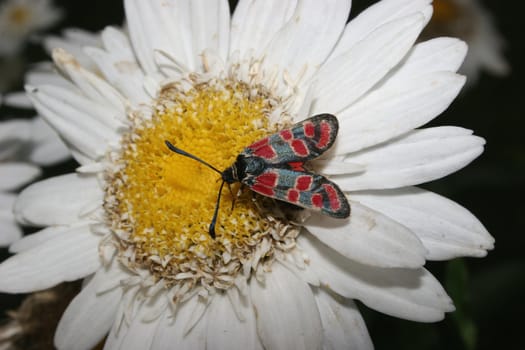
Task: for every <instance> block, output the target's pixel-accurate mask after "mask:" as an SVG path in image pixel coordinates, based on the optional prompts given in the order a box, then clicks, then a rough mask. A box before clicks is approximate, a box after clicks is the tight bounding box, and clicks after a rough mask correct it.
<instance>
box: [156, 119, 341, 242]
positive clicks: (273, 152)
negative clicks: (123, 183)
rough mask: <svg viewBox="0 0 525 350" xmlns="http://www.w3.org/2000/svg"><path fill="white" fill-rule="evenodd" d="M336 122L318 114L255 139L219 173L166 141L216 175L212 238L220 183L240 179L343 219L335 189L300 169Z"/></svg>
mask: <svg viewBox="0 0 525 350" xmlns="http://www.w3.org/2000/svg"><path fill="white" fill-rule="evenodd" d="M338 129H339V123H338V121H337V118H336V117H335V116H333V115H331V114H319V115H316V116H313V117H311V118H308V119H305V120H303V121H301V122H299V123H297V124H295V125H293V126H291V127H289V128H286V129H283V130H281V131H278V132H276V133H274V134H272V135H270V136H267V137H265V138H263V139H261V140H259V141H256V142H254V143H253V144H251V145H249V146H248V147H246V148H244V150H243V151H242V152H241V153H239V155H238V156H237V159H236V160H235V162H234V163H233V164H232V165H231V166H230V167H228V168H226V169H225V170H224V171H220V170H219V169H217V168H215V167H214V166H212V165H210V164H209V163H207V162H205V161H204V160H202V159H200V158H198V157H196V156H194V155H192V154H190V153H188V152H185V151H183V150H181V149H179V148H177V147H175V146H174V145H173V144H172V143H170V142H169V141H165V143H166V145H167V146H168V148H169V149H170V150H171V151H173V152H175V153H177V154H180V155H183V156H185V157H189V158H191V159H194V160H196V161H198V162H200V163H202V164H204V165H206V166H208V167H209V168H211V169H213V170H214V171H216V172H218V173H219V174H220V175H221V178H222V183H221V186H220V188H219V193H218V195H217V203H216V205H215V212H214V214H213V218H212V220H211V223H210V227H209V234H210V236H211V237H212V238H215V225H216V222H217V213H218V210H219V203H220V199H221V193H222V189H223V186H224V184H225V183H227V184H228V185H230V184H232V183H234V182H240V183H241V184H244V185H246V186H248V188H249V189H250V190H252V191H254V192H256V193H258V194H261V195H263V196H267V197H270V198H274V199H277V200H280V201H284V202H287V203H290V204H293V205H296V206H299V207H302V208H306V209H309V210H312V211H316V212H320V213H322V214H325V215H329V216H331V217H335V218H347V217H348V216H349V215H350V204H349V203H348V200H347V199H346V196H345V195H344V193H343V191H341V189H339V187H338V186H337V185H336V184H335V183H333V182H332V181H330V180H328V179H327V178H326V177H324V176H323V175H320V174H316V173H314V172H311V171H309V170H307V169H305V167H304V165H305V163H306V162H307V161H309V160H312V159H315V158H317V157H319V156H321V155H322V154H323V153H324V152H326V151H327V150H328V149H330V147H331V146H332V145H333V143H334V141H335V139H336V137H337V131H338Z"/></svg>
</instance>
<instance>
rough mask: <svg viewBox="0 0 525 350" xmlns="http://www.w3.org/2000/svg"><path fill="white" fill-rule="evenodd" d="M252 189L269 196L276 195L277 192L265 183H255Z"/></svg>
mask: <svg viewBox="0 0 525 350" xmlns="http://www.w3.org/2000/svg"><path fill="white" fill-rule="evenodd" d="M250 189H251V190H252V191H255V192H257V193H260V194H262V195H265V196H268V197H274V196H275V192H274V191H273V189H272V188H270V187H266V186H264V185H260V184H255V185H253V186H251V187H250Z"/></svg>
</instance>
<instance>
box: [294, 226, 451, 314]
mask: <svg viewBox="0 0 525 350" xmlns="http://www.w3.org/2000/svg"><path fill="white" fill-rule="evenodd" d="M297 244H298V247H299V248H301V249H303V250H304V252H305V253H306V254H308V256H309V258H310V267H311V268H312V269H314V270H315V271H316V273H317V274H318V275H319V277H320V279H321V282H322V283H323V284H324V285H325V286H326V287H327V288H329V289H331V290H332V291H334V292H336V293H337V294H339V295H342V296H344V297H347V298H353V299H359V300H360V301H362V302H363V303H364V304H365V305H367V306H368V307H370V308H372V309H375V310H378V311H380V312H382V313H385V314H388V315H391V316H395V317H400V318H404V319H407V320H413V321H418V322H434V321H439V320H442V319H443V317H444V313H445V312H449V311H453V310H454V306H453V304H452V300H451V299H450V298H449V297H448V295H447V293H446V292H445V291H444V289H443V287H442V286H441V285H440V284H439V282H438V281H437V280H436V279H435V278H434V277H433V276H432V275H431V274H430V273H429V272H428V271H427V270H425V269H423V268H421V269H393V268H386V269H383V268H377V267H370V266H366V265H361V264H358V263H354V262H352V261H350V260H348V259H346V258H344V257H343V256H342V255H339V254H337V253H335V252H334V251H333V250H331V249H330V248H328V247H326V246H325V245H323V244H322V243H321V242H319V241H317V240H316V239H314V238H313V237H312V236H308V235H301V236H299V237H298V240H297Z"/></svg>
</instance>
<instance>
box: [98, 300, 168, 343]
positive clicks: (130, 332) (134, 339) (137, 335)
mask: <svg viewBox="0 0 525 350" xmlns="http://www.w3.org/2000/svg"><path fill="white" fill-rule="evenodd" d="M133 302H134V303H141V305H137V306H135V307H137V308H138V311H137V313H136V315H134V317H133V320H132V321H131V324H130V325H129V326H125V325H123V326H122V328H121V329H120V331H121V332H123V333H125V336H124V338H123V339H122V343H121V344H120V347H119V348H120V349H126V350H148V349H155V348H154V347H153V346H152V343H153V340H154V336H155V331H156V330H157V328H158V327H162V323H161V320H160V319H155V320H152V321H149V322H148V321H145V319H147V318H148V316H149V315H148V314H149V313H150V312H152V311H153V310H154V309H155V308H156V307H158V306H159V304H161V303H166V299H165V293H161V294H160V295H159V296H157V297H155V298H151V299H149V300H145V301H141V300H134V301H133ZM166 306H167V305H166ZM168 311H169V309H165V311H164V313H165V312H168ZM104 348H105V349H106V348H107V349H113V348H110V347H109V346H107V345H106V346H105V347H104Z"/></svg>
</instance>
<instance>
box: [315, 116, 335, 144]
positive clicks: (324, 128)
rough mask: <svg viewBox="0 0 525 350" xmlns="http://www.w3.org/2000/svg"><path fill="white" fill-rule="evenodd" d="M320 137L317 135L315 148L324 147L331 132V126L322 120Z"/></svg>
mask: <svg viewBox="0 0 525 350" xmlns="http://www.w3.org/2000/svg"><path fill="white" fill-rule="evenodd" d="M320 127H321V137H319V141H318V142H317V145H316V146H317V148H321V149H322V148H325V147H326V145H327V144H328V142H329V141H330V136H331V133H332V127H331V125H330V124H329V123H327V122H324V121H323V122H322V123H321V125H320Z"/></svg>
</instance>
